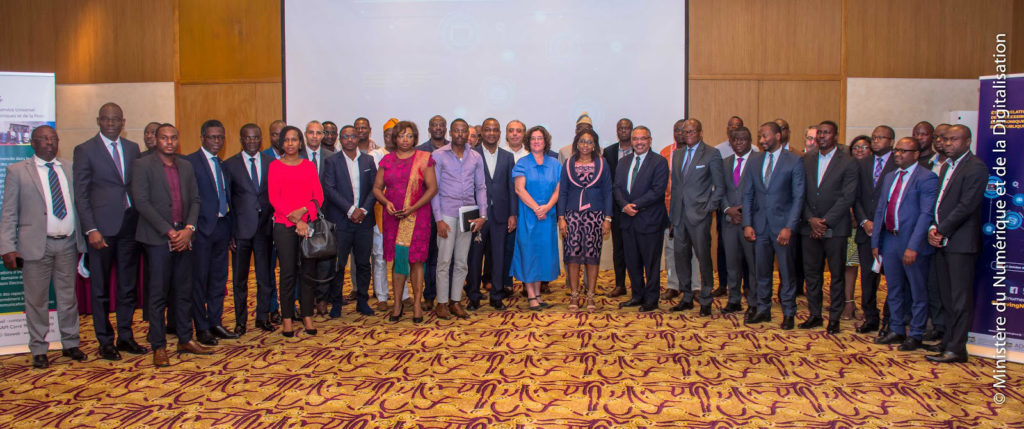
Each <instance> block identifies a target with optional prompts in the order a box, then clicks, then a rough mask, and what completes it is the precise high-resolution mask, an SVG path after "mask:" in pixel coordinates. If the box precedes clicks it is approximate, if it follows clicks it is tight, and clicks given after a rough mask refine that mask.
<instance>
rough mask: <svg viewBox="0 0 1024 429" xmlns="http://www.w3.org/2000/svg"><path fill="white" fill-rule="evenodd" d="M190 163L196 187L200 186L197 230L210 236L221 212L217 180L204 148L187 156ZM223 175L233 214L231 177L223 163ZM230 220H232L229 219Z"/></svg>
mask: <svg viewBox="0 0 1024 429" xmlns="http://www.w3.org/2000/svg"><path fill="white" fill-rule="evenodd" d="M185 159H186V160H188V162H191V163H192V170H193V171H194V172H195V178H196V185H197V186H199V223H197V224H195V226H196V228H197V229H198V230H199V232H200V233H202V234H203V235H210V234H212V233H213V229H214V228H215V227H216V226H217V219H218V214H219V213H218V212H219V211H220V199H219V198H218V197H217V180H216V178H214V177H213V170H210V162H209V160H208V159H207V158H206V153H204V151H203V149H202V148H199V150H197V151H195V152H192V153H190V154H188V155H187V156H185ZM220 170H221V174H223V175H224V189H225V190H226V191H228V192H226V197H227V199H228V201H227V203H228V207H229V208H228V213H230V212H231V209H230V207H231V192H230V190H231V176H229V175H228V174H227V173H225V172H224V165H223V163H221V167H220ZM229 219H230V218H229Z"/></svg>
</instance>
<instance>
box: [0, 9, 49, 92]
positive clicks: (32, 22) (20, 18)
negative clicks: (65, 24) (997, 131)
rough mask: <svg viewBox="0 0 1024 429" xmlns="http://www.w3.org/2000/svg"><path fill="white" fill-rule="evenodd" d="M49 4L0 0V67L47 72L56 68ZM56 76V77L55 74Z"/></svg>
mask: <svg viewBox="0 0 1024 429" xmlns="http://www.w3.org/2000/svg"><path fill="white" fill-rule="evenodd" d="M53 9H54V7H53V3H52V2H49V1H37V0H5V1H2V2H0V17H3V25H0V52H2V54H0V70H3V71H17V72H37V73H50V72H54V71H56V69H57V65H56V64H57V57H56V54H55V52H56V41H57V31H56V29H55V28H54V27H55V25H54V22H53V21H54V20H53ZM58 78H59V77H58Z"/></svg>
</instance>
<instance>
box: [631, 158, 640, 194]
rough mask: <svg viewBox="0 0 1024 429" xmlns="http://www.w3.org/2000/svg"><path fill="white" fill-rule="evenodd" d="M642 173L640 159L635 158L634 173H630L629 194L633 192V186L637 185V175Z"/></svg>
mask: <svg viewBox="0 0 1024 429" xmlns="http://www.w3.org/2000/svg"><path fill="white" fill-rule="evenodd" d="M639 172H640V158H639V157H637V158H634V160H633V171H631V172H630V173H629V192H633V184H634V183H636V174H637V173H639Z"/></svg>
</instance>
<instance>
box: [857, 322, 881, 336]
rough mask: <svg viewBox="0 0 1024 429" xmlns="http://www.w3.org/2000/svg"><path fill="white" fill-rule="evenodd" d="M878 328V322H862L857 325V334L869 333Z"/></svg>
mask: <svg viewBox="0 0 1024 429" xmlns="http://www.w3.org/2000/svg"><path fill="white" fill-rule="evenodd" d="M877 330H878V322H864V324H863V325H860V326H858V327H857V333H858V334H870V333H872V332H875V331H877Z"/></svg>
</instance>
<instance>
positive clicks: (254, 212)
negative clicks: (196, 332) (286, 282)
mask: <svg viewBox="0 0 1024 429" xmlns="http://www.w3.org/2000/svg"><path fill="white" fill-rule="evenodd" d="M239 134H240V136H241V141H242V150H241V151H240V152H238V153H237V154H236V155H235V156H232V157H231V158H228V159H227V161H224V172H225V174H227V175H228V176H230V177H231V180H229V181H228V182H229V183H230V184H231V188H230V189H231V208H232V210H231V212H230V214H231V221H232V224H233V225H234V227H233V228H232V229H231V245H230V247H231V250H232V253H233V257H232V259H231V260H232V264H233V267H232V275H231V283H232V289H233V291H234V297H235V331H234V332H235V334H238V335H240V336H241V335H244V334H245V330H246V327H245V325H246V320H247V318H248V315H249V311H248V305H247V301H248V297H249V264H250V261H252V262H254V263H255V265H256V327H257V328H259V329H261V330H264V331H267V332H273V331H274V326H273V324H271V323H270V301H271V295H272V293H271V292H272V290H271V287H272V283H271V278H272V277H273V272H272V269H271V266H270V249H271V248H272V247H273V245H272V242H273V239H272V238H271V235H272V234H271V226H272V225H271V213H272V212H273V208H272V207H271V206H270V199H269V197H268V195H267V171H268V169H269V167H270V163H271V162H273V161H274V157H273V156H271V155H267V154H265V153H260V145H262V144H263V133H262V131H261V130H260V127H259V126H258V125H256V124H245V125H244V126H242V129H241V131H240V132H239Z"/></svg>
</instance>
